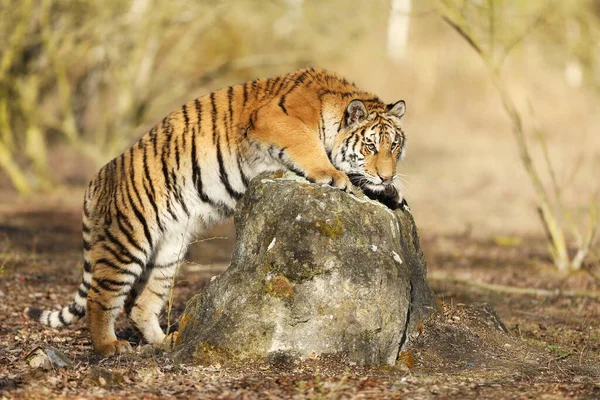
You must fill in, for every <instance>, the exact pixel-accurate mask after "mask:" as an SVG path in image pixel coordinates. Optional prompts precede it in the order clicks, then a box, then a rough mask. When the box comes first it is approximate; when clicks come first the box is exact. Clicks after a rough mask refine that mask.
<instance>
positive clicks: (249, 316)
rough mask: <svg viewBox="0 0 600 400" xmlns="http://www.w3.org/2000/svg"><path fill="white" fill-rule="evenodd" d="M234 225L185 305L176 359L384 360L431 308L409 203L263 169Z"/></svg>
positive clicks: (377, 362)
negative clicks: (223, 260) (223, 251)
mask: <svg viewBox="0 0 600 400" xmlns="http://www.w3.org/2000/svg"><path fill="white" fill-rule="evenodd" d="M405 214H408V216H406V215H405ZM235 223H236V234H237V244H236V249H235V250H234V254H233V257H232V261H231V265H230V266H229V268H228V269H227V271H225V272H224V273H223V274H221V275H219V276H217V277H216V278H215V279H214V280H212V281H211V282H210V283H209V284H208V285H207V286H206V287H205V288H204V289H203V290H202V292H201V293H199V294H197V295H196V296H195V297H194V299H193V300H191V301H190V302H189V303H188V306H187V308H186V311H185V313H184V317H183V318H184V319H185V321H186V322H185V324H184V327H183V328H182V329H181V332H180V336H179V339H178V344H177V347H176V359H177V360H179V361H185V362H198V363H207V362H210V360H215V359H217V360H218V361H219V362H220V363H224V362H226V361H227V360H228V359H230V360H232V361H233V360H245V359H252V360H256V359H269V358H272V357H278V358H281V357H284V358H294V357H300V358H303V357H309V356H314V355H335V356H340V357H342V358H343V359H346V360H348V361H352V362H355V363H358V364H360V365H370V366H379V365H385V364H387V365H394V364H395V363H396V360H397V358H398V355H399V353H400V350H401V348H402V346H403V345H404V344H405V343H406V342H407V340H410V338H411V332H410V329H408V330H407V328H410V327H411V326H413V325H414V324H415V322H414V321H411V319H414V320H415V321H416V320H417V319H419V318H421V315H422V314H427V313H428V312H429V310H430V309H432V308H435V307H436V305H435V300H434V298H433V295H432V293H431V291H430V289H429V287H428V286H427V283H426V281H425V274H426V271H425V264H424V258H423V255H422V252H421V251H420V247H419V244H418V234H417V230H416V227H415V226H414V222H413V220H412V217H411V216H410V214H409V212H408V210H407V209H402V210H396V211H394V212H392V211H391V210H390V209H388V208H387V207H385V206H384V205H382V204H381V203H379V202H377V201H373V200H371V199H369V198H368V197H366V196H365V195H363V194H361V193H358V194H347V193H344V192H342V191H339V190H337V189H334V188H331V187H329V186H326V185H317V184H311V183H308V182H307V181H305V180H303V179H302V178H299V177H296V176H294V175H290V174H285V175H283V176H281V175H280V176H264V175H263V176H260V177H258V178H256V179H254V180H253V181H252V182H251V183H250V185H249V188H248V190H247V192H246V194H245V195H244V197H243V198H242V200H241V201H240V203H239V204H238V207H237V209H236V213H235ZM415 279H418V280H422V282H414V280H415ZM415 287H417V288H420V290H423V293H421V294H419V295H416V294H415V293H414V288H415ZM411 289H412V290H411Z"/></svg>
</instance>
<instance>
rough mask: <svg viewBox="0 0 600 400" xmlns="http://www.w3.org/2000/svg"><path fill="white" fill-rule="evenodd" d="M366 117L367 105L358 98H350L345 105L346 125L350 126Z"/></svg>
mask: <svg viewBox="0 0 600 400" xmlns="http://www.w3.org/2000/svg"><path fill="white" fill-rule="evenodd" d="M366 117H367V107H365V103H363V102H362V101H360V100H352V101H351V102H350V104H348V107H346V118H345V120H346V126H351V125H354V124H356V123H357V122H360V121H362V120H363V119H365V118H366Z"/></svg>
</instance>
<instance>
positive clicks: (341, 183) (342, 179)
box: [307, 168, 352, 192]
mask: <svg viewBox="0 0 600 400" xmlns="http://www.w3.org/2000/svg"><path fill="white" fill-rule="evenodd" d="M307 178H308V180H309V181H311V182H314V183H324V184H327V185H330V186H332V187H334V188H337V189H342V190H344V191H346V192H349V191H351V190H352V183H350V179H349V178H348V175H346V174H345V173H343V172H342V171H339V170H337V169H335V168H332V169H330V170H323V171H318V172H316V173H314V174H310V175H308V176H307Z"/></svg>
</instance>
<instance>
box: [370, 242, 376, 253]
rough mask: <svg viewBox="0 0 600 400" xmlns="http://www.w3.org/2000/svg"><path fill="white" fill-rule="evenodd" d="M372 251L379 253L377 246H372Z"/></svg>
mask: <svg viewBox="0 0 600 400" xmlns="http://www.w3.org/2000/svg"><path fill="white" fill-rule="evenodd" d="M371 250H373V251H374V252H375V251H377V246H375V245H374V244H372V245H371Z"/></svg>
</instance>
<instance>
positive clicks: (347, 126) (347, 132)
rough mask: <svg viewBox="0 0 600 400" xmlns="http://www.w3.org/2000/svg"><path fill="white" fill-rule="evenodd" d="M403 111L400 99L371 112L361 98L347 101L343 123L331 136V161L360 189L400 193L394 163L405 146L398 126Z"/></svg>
mask: <svg viewBox="0 0 600 400" xmlns="http://www.w3.org/2000/svg"><path fill="white" fill-rule="evenodd" d="M405 111H406V105H405V103H404V101H402V100H401V101H399V102H397V103H394V104H390V105H388V106H387V108H386V110H385V111H381V112H376V111H373V112H371V113H370V114H367V109H366V107H365V105H364V103H363V102H362V101H360V100H353V101H352V102H350V104H349V105H348V107H347V109H346V113H345V116H344V120H343V121H342V124H343V127H342V129H341V130H340V133H339V134H338V135H337V136H336V137H335V139H334V143H333V148H332V152H331V161H332V163H333V165H334V166H335V167H336V168H337V169H339V170H340V171H343V172H345V173H346V174H347V175H348V177H349V178H350V180H351V181H352V183H353V184H354V185H356V186H358V187H360V188H361V189H363V190H365V189H366V190H367V191H370V192H372V193H375V194H386V195H389V196H394V195H397V194H399V193H400V186H401V183H400V180H399V178H398V176H397V174H396V164H397V163H398V161H399V160H400V159H402V157H403V155H404V150H405V143H406V140H405V136H404V132H403V130H402V128H401V126H400V118H401V117H402V116H403V115H404V112H405Z"/></svg>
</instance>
